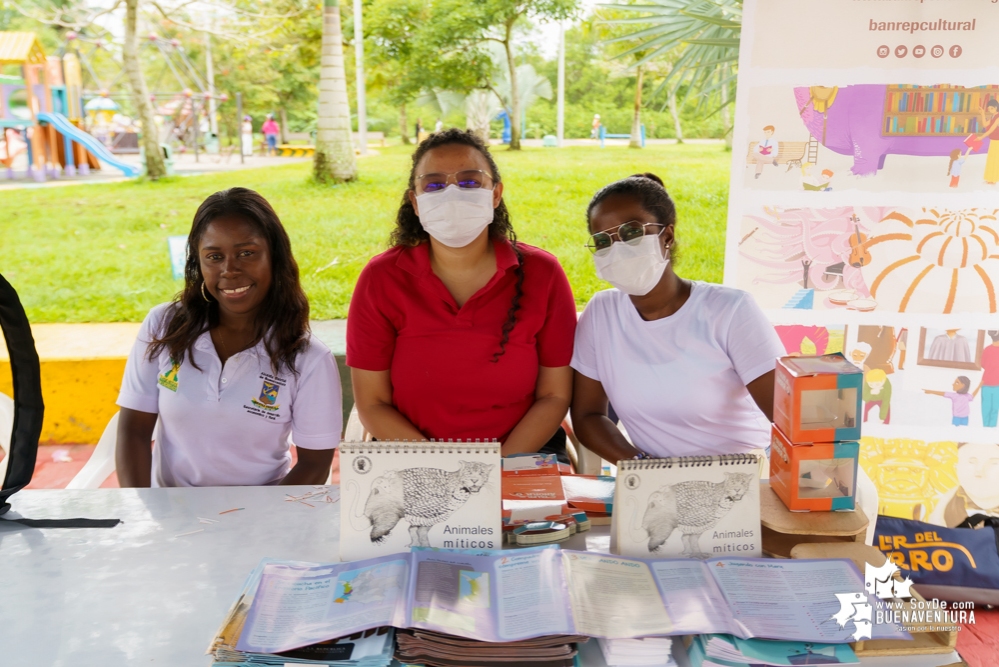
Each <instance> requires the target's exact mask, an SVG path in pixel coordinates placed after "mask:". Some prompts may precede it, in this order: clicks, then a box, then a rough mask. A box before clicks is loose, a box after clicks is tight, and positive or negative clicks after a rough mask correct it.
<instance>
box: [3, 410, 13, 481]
mask: <svg viewBox="0 0 999 667" xmlns="http://www.w3.org/2000/svg"><path fill="white" fill-rule="evenodd" d="M13 430H14V399H13V398H11V397H10V396H8V395H7V394H0V452H2V453H3V460H2V461H0V486H2V485H3V480H4V477H6V475H7V457H8V456H10V438H11V435H12V431H13Z"/></svg>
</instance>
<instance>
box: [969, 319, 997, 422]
mask: <svg viewBox="0 0 999 667" xmlns="http://www.w3.org/2000/svg"><path fill="white" fill-rule="evenodd" d="M989 337H990V338H991V339H992V343H991V344H990V345H987V346H986V347H985V349H984V350H982V370H983V371H984V373H982V381H981V382H979V383H978V388H977V389H975V391H974V395H975V396H978V392H982V426H987V427H989V428H995V426H996V421H997V419H999V330H996V329H991V330H990V331H989Z"/></svg>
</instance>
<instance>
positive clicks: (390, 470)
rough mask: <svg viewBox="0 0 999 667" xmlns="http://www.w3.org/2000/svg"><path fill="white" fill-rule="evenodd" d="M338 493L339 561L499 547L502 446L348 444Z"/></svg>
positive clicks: (478, 443) (475, 443) (342, 448)
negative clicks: (413, 550)
mask: <svg viewBox="0 0 999 667" xmlns="http://www.w3.org/2000/svg"><path fill="white" fill-rule="evenodd" d="M340 489H341V491H340V496H341V500H340V558H341V560H345V561H352V560H359V559H362V558H372V557H375V556H384V555H387V554H392V553H398V552H400V551H407V550H408V549H409V547H413V546H420V547H441V548H447V549H499V548H500V547H501V546H502V543H503V536H502V518H501V509H500V504H501V501H500V493H501V486H500V443H499V442H496V441H483V440H473V441H464V442H463V441H460V440H448V441H442V440H437V441H434V440H424V441H418V440H410V441H404V440H393V441H372V442H345V443H343V444H342V445H341V446H340Z"/></svg>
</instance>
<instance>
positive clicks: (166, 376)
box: [156, 359, 180, 393]
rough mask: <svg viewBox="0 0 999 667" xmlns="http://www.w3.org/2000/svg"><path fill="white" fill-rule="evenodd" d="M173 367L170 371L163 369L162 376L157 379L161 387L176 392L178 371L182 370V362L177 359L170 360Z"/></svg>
mask: <svg viewBox="0 0 999 667" xmlns="http://www.w3.org/2000/svg"><path fill="white" fill-rule="evenodd" d="M170 365H171V368H170V370H168V371H163V372H162V373H160V376H159V377H158V378H157V379H156V381H157V382H158V383H159V385H160V386H161V387H166V388H167V389H169V390H170V391H172V392H174V393H176V391H177V373H178V371H179V370H180V364H179V363H177V361H176V360H174V359H171V360H170Z"/></svg>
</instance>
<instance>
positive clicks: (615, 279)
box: [593, 234, 669, 296]
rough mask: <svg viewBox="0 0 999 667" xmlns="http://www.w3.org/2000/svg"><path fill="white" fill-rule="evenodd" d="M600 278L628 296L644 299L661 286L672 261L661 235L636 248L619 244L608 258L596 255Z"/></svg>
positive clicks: (642, 241) (644, 237)
mask: <svg viewBox="0 0 999 667" xmlns="http://www.w3.org/2000/svg"><path fill="white" fill-rule="evenodd" d="M593 263H594V264H596V265H597V276H599V277H600V278H601V279H602V280H606V281H607V282H609V283H610V284H611V285H613V286H614V287H616V288H618V289H619V290H621V291H622V292H624V293H625V294H631V295H632V296H645V295H646V294H648V293H649V292H651V291H652V288H653V287H655V286H656V285H657V284H658V283H659V279H660V278H661V277H662V275H663V272H664V271H665V270H666V265H667V264H669V257H664V256H663V251H662V246H661V241H660V238H659V236H658V235H655V234H647V235H645V236H643V237H642V238H641V240H640V241H639V242H638V243H637V244H636V245H628V244H627V243H623V242H621V241H617V242H615V243H614V244H612V245H611V247H610V250H609V251H607V253H606V254H602V255H594V256H593Z"/></svg>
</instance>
